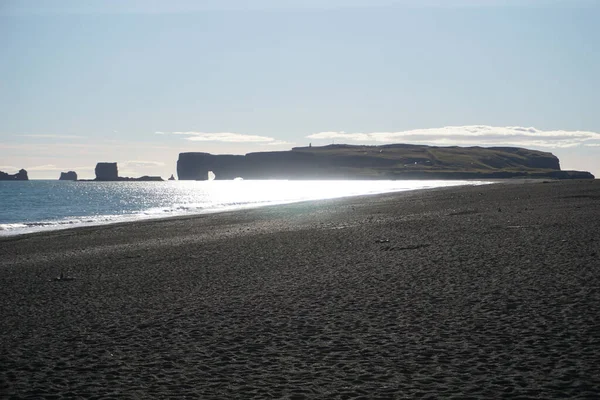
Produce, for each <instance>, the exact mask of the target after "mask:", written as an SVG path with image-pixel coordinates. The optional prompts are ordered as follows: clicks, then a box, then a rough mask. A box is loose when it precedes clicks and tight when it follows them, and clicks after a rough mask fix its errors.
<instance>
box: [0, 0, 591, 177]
mask: <svg viewBox="0 0 600 400" xmlns="http://www.w3.org/2000/svg"><path fill="white" fill-rule="evenodd" d="M322 3H327V6H323V5H322ZM598 21H600V1H577V0H570V1H560V0H539V1H536V0H532V1H510V0H504V1H502V0H488V1H484V0H480V1H477V0H462V1H453V0H447V1H441V0H439V1H435V0H431V1H409V0H399V1H394V0H388V1H385V0H381V1H377V0H375V1H365V0H354V1H351V0H348V1H344V0H332V1H328V2H325V1H300V0H298V1H295V0H294V1H287V2H286V1H274V0H271V1H268V0H257V1H253V2H250V1H233V0H232V1H204V2H203V1H171V2H168V4H167V2H159V1H141V0H140V1H87V2H84V1H79V0H78V1H58V0H57V1H52V2H50V1H26V0H21V1H16V0H14V1H13V0H0V52H1V53H0V54H2V56H1V60H0V170H4V171H8V172H12V171H14V169H16V168H22V167H24V168H26V169H28V170H29V171H30V177H32V178H38V179H42V178H52V179H54V178H56V177H58V175H59V172H60V171H66V170H70V169H74V170H76V171H77V172H78V173H79V174H80V175H81V176H83V177H92V176H93V168H94V166H95V163H96V162H98V161H118V162H119V165H120V169H121V172H122V175H144V174H156V175H162V176H163V177H168V175H170V174H171V173H174V172H175V163H176V160H177V155H178V153H179V152H182V151H208V152H214V153H238V154H240V153H241V154H243V153H246V152H250V151H266V150H281V149H289V148H291V147H292V146H296V145H306V144H308V143H309V142H312V144H313V145H318V144H327V143H331V142H332V141H333V140H335V141H336V143H342V142H346V143H356V144H359V143H360V144H382V143H393V142H408V143H425V144H438V145H451V144H457V145H484V146H491V145H518V146H522V147H530V148H536V149H541V150H545V151H551V152H553V153H554V154H556V155H557V156H559V158H560V159H561V161H562V165H563V167H564V168H571V169H585V170H589V171H592V172H593V173H595V174H596V175H597V176H600V133H599V132H600V108H599V106H600V95H599V93H600V78H599V73H600V72H599V71H600V25H599V24H598ZM446 127H451V128H446ZM514 127H525V128H531V127H533V128H535V129H530V130H522V129H516V128H514ZM157 132H158V133H157Z"/></svg>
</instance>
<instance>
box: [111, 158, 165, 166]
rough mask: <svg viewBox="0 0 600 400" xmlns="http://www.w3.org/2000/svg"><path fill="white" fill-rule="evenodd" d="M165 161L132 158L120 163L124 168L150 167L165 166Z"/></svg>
mask: <svg viewBox="0 0 600 400" xmlns="http://www.w3.org/2000/svg"><path fill="white" fill-rule="evenodd" d="M164 165H165V163H164V162H161V161H145V160H131V161H125V162H122V163H119V167H123V168H150V167H163V166H164Z"/></svg>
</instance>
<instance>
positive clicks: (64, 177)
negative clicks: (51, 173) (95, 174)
mask: <svg viewBox="0 0 600 400" xmlns="http://www.w3.org/2000/svg"><path fill="white" fill-rule="evenodd" d="M58 180H59V181H76V180H77V172H75V171H69V172H61V173H60V178H58Z"/></svg>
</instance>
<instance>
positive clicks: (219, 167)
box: [177, 144, 594, 180]
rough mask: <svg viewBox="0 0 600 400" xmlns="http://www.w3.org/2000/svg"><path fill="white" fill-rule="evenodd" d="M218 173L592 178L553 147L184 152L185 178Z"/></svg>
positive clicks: (288, 176) (276, 176) (392, 146)
mask: <svg viewBox="0 0 600 400" xmlns="http://www.w3.org/2000/svg"><path fill="white" fill-rule="evenodd" d="M209 171H212V172H213V173H214V174H215V176H216V179H234V178H237V177H240V178H243V179H396V180H397V179H503V178H554V179H593V178H594V176H593V175H592V174H591V173H589V172H585V171H562V170H561V168H560V162H559V160H558V158H557V157H556V156H555V155H553V154H552V153H547V152H542V151H536V150H529V149H524V148H517V147H489V148H485V147H456V146H453V147H436V146H425V145H410V144H389V145H382V146H355V145H346V144H336V145H328V146H322V147H316V146H315V147H312V146H309V147H295V148H293V149H292V150H290V151H275V152H259V153H249V154H246V155H213V154H209V153H180V154H179V160H178V161H177V175H178V177H179V179H180V180H206V179H208V172H209Z"/></svg>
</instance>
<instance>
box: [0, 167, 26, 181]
mask: <svg viewBox="0 0 600 400" xmlns="http://www.w3.org/2000/svg"><path fill="white" fill-rule="evenodd" d="M28 180H29V177H28V176H27V171H25V170H24V169H21V170H19V172H17V173H16V174H14V175H11V174H7V173H6V172H2V171H0V181H28Z"/></svg>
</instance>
